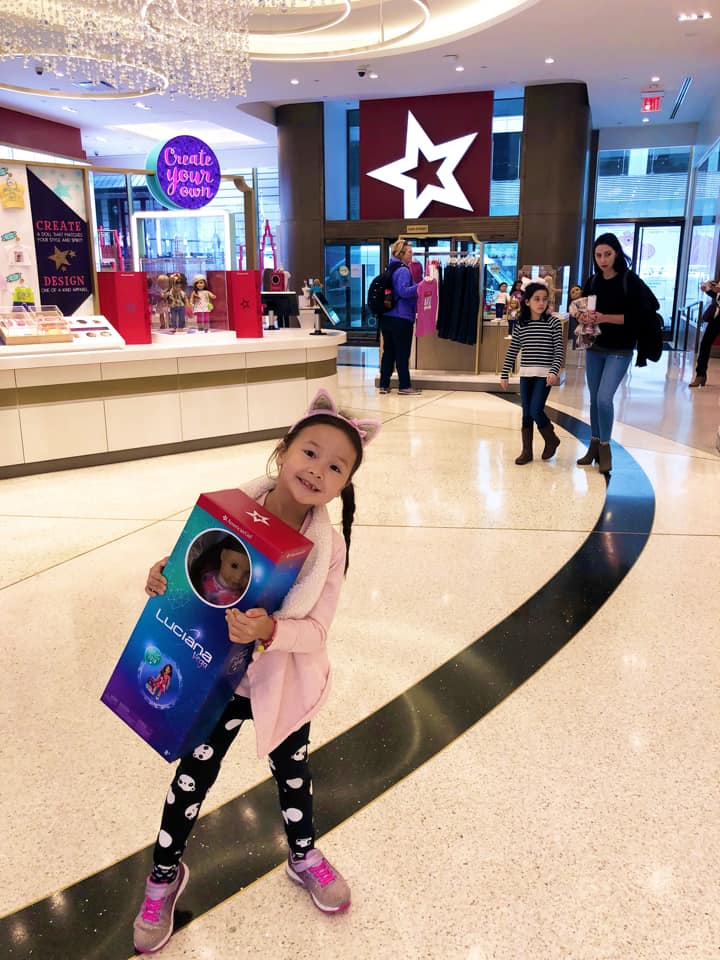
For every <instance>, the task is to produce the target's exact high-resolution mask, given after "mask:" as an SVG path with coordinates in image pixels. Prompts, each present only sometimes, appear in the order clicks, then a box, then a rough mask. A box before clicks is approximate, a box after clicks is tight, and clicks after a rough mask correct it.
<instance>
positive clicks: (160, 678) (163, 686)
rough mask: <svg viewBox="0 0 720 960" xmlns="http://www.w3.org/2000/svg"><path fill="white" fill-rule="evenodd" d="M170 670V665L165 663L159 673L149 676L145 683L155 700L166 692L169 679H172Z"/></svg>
mask: <svg viewBox="0 0 720 960" xmlns="http://www.w3.org/2000/svg"><path fill="white" fill-rule="evenodd" d="M172 672H173V671H172V665H171V664H169V663H166V664H165V666H164V667H163V668H162V670H161V671H160V673H159V674H158V675H157V676H156V677H150V679H149V680H148V682H147V683H146V684H145V686H146V687H147V688H148V690H149V691H150V693H152V694H153V696H154V697H155V698H156V699H157V700H159V699H160V697H161V696H162V695H163V694H164V693H167V690H168V687H169V686H170V680H171V679H172Z"/></svg>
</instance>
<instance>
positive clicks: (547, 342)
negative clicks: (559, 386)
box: [500, 313, 563, 380]
mask: <svg viewBox="0 0 720 960" xmlns="http://www.w3.org/2000/svg"><path fill="white" fill-rule="evenodd" d="M520 351H522V358H521V361H520V376H521V377H522V376H523V368H528V369H529V368H532V370H533V372H532V373H530V372H528V374H526V375H528V376H540V373H541V372H542V371H545V374H548V373H554V374H558V373H560V367H561V366H562V359H563V343H562V324H561V322H560V318H559V317H556V316H554V314H551V313H545V314H543V316H542V317H540V319H539V320H531V321H530V322H529V323H527V324H526V325H525V326H521V325H520V324H519V323H516V324H515V326H514V327H513V333H512V340H511V341H510V346H509V347H508V352H507V355H506V356H505V363H504V364H503V368H502V373H501V374H500V377H501V379H503V380H507V378H508V376H509V375H510V371H511V370H512V366H513V364H514V363H515V358H516V357H517V355H518V353H519V352H520ZM536 371H537V372H536Z"/></svg>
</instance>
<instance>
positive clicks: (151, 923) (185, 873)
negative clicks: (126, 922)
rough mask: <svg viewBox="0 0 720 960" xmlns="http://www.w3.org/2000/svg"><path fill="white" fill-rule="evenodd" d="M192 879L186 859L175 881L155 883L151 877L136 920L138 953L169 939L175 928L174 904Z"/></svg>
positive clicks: (135, 934) (152, 949) (145, 951)
mask: <svg viewBox="0 0 720 960" xmlns="http://www.w3.org/2000/svg"><path fill="white" fill-rule="evenodd" d="M189 879H190V871H189V870H188V868H187V867H186V866H185V864H184V863H181V864H180V867H179V869H178V875H177V876H176V877H175V879H174V880H173V882H172V883H153V881H152V880H151V879H150V878H149V877H148V879H147V882H146V884H145V899H144V900H143V904H142V906H141V907H140V912H139V913H138V915H137V916H136V917H135V922H134V924H133V931H134V934H133V942H134V943H135V949H136V950H137V952H138V953H155V951H156V950H159V949H160V948H161V947H164V946H165V944H166V943H167V942H168V940H169V939H170V937H171V936H172V933H173V929H174V918H175V904H176V903H177V900H178V897H179V896H180V894H181V893H182V892H183V890H184V889H185V887H186V886H187V882H188V880H189Z"/></svg>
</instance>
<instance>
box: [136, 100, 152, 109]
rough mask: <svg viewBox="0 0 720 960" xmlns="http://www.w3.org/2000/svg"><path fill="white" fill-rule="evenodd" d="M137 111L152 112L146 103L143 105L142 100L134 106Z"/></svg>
mask: <svg viewBox="0 0 720 960" xmlns="http://www.w3.org/2000/svg"><path fill="white" fill-rule="evenodd" d="M135 106H136V107H137V108H138V110H152V107H149V106H148V105H147V104H146V103H143V102H142V100H138V101H137V102H136V104H135Z"/></svg>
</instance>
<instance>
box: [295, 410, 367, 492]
mask: <svg viewBox="0 0 720 960" xmlns="http://www.w3.org/2000/svg"><path fill="white" fill-rule="evenodd" d="M355 459H356V453H355V448H354V447H353V445H352V442H351V440H350V438H349V437H348V436H347V435H346V434H345V432H344V431H343V430H341V429H340V428H339V427H333V426H331V425H330V424H328V423H312V424H310V425H309V426H307V427H303V428H302V429H301V430H300V432H299V433H298V434H297V436H296V437H295V438H294V439H293V440H292V441H291V443H290V446H289V447H288V448H287V449H286V450H281V451H280V452H279V453H278V456H277V463H278V466H279V467H280V476H279V478H278V484H277V485H278V488H282V489H284V490H285V491H287V493H288V494H289V495H290V496H291V497H292V499H293V500H295V502H296V503H299V504H303V505H307V506H312V505H314V504H324V503H330V501H331V500H334V499H335V497H338V496H339V495H340V493H341V491H342V489H343V487H345V486H346V484H347V483H348V481H349V480H350V476H351V474H352V471H353V468H354V467H355Z"/></svg>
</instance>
